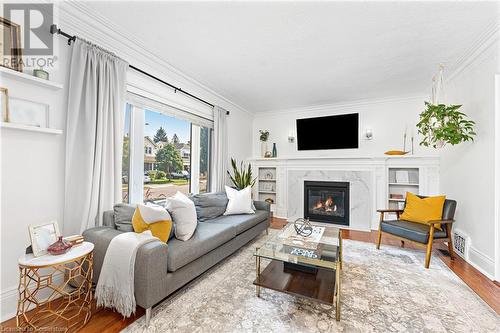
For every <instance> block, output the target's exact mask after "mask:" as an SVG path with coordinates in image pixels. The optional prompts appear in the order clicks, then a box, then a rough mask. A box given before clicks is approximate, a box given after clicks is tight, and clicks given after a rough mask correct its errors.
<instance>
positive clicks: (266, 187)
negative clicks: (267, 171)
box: [261, 182, 273, 191]
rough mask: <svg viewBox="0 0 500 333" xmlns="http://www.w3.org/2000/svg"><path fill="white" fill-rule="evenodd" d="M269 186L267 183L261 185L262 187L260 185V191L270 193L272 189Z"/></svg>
mask: <svg viewBox="0 0 500 333" xmlns="http://www.w3.org/2000/svg"><path fill="white" fill-rule="evenodd" d="M271 185H272V184H270V183H267V182H264V183H262V185H261V189H262V191H272V190H273V189H272V186H271Z"/></svg>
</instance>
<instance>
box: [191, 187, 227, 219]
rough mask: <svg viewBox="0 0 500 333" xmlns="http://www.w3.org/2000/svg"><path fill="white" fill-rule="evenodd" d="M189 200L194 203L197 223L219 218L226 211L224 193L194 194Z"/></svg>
mask: <svg viewBox="0 0 500 333" xmlns="http://www.w3.org/2000/svg"><path fill="white" fill-rule="evenodd" d="M190 199H191V200H193V202H194V206H195V208H196V216H197V218H198V221H199V222H203V221H207V220H211V219H214V218H216V217H218V216H221V215H222V214H224V212H225V211H226V206H227V203H228V199H227V196H226V193H225V192H213V193H201V194H194V195H192V196H191V197H190Z"/></svg>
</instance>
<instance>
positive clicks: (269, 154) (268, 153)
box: [264, 151, 273, 158]
mask: <svg viewBox="0 0 500 333" xmlns="http://www.w3.org/2000/svg"><path fill="white" fill-rule="evenodd" d="M264 157H265V158H271V157H273V156H272V154H271V152H270V151H266V153H265V154H264Z"/></svg>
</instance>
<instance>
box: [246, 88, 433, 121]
mask: <svg viewBox="0 0 500 333" xmlns="http://www.w3.org/2000/svg"><path fill="white" fill-rule="evenodd" d="M426 99H428V97H427V96H425V95H422V94H418V95H408V96H392V97H383V98H370V99H358V100H353V101H345V102H338V103H331V104H319V105H311V106H305V107H298V108H287V109H277V110H262V111H257V112H255V114H256V115H258V116H266V117H267V116H274V115H275V116H279V115H283V114H294V113H308V114H309V113H311V112H321V111H325V110H328V111H332V110H346V109H350V108H357V107H359V106H365V105H373V104H384V103H397V102H404V101H409V100H419V101H422V105H423V101H424V100H426Z"/></svg>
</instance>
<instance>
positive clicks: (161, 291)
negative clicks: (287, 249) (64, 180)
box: [83, 193, 270, 324]
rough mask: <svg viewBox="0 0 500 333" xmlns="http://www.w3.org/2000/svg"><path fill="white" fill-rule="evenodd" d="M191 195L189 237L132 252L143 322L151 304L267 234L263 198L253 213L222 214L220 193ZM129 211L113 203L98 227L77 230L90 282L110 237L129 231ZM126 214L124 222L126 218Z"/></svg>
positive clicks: (267, 212)
mask: <svg viewBox="0 0 500 333" xmlns="http://www.w3.org/2000/svg"><path fill="white" fill-rule="evenodd" d="M221 198H222V203H221ZM192 199H193V201H194V202H195V207H196V211H197V215H198V226H197V228H196V231H195V233H194V235H193V237H192V238H191V239H189V240H188V241H181V240H178V239H176V238H175V237H174V238H171V239H170V240H169V241H168V244H166V243H163V242H160V241H157V242H151V243H148V244H145V245H143V246H142V247H141V248H140V249H139V250H138V252H137V257H136V260H135V278H134V288H135V299H136V303H137V305H139V306H141V307H143V308H145V309H146V322H147V324H149V320H150V318H151V308H152V306H153V305H155V304H157V303H159V302H160V301H162V300H163V299H164V298H166V297H167V296H168V295H170V294H172V293H173V292H174V291H176V290H177V289H179V288H181V287H182V286H184V285H185V284H187V283H188V282H189V281H191V280H193V279H194V278H196V277H197V276H199V275H200V274H202V273H203V272H205V271H206V270H207V269H209V268H210V267H212V266H214V265H215V264H217V263H218V262H220V261H222V260H223V259H224V258H226V257H227V256H229V255H231V254H232V253H234V252H235V251H236V250H238V249H239V248H240V247H242V246H243V245H245V244H246V243H248V242H249V241H250V240H252V239H253V238H254V237H256V236H257V235H259V234H261V233H262V231H264V230H265V231H266V232H267V228H268V227H269V218H270V206H269V204H268V203H266V202H261V201H254V205H255V208H256V211H255V214H249V215H230V216H223V215H222V213H223V212H224V210H223V209H224V208H225V204H227V198H226V197H225V194H222V193H209V194H202V195H196V196H193V197H192ZM224 200H225V201H224ZM211 205H213V206H211ZM217 205H218V207H217ZM223 205H224V207H222V206H223ZM133 211H134V207H133V206H128V205H123V204H120V205H116V206H115V210H114V211H106V212H104V226H103V227H96V228H91V229H88V230H86V231H84V232H83V237H84V238H85V240H86V241H89V242H92V243H93V244H94V246H95V247H94V282H97V280H98V279H99V274H100V272H101V267H102V263H103V261H104V255H105V254H106V250H107V248H108V245H109V243H110V241H111V239H113V237H115V236H117V235H119V234H120V233H122V232H125V231H131V230H132V226H131V222H130V220H131V217H132V214H133ZM127 214H128V215H129V217H130V220H127ZM124 215H125V218H124Z"/></svg>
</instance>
